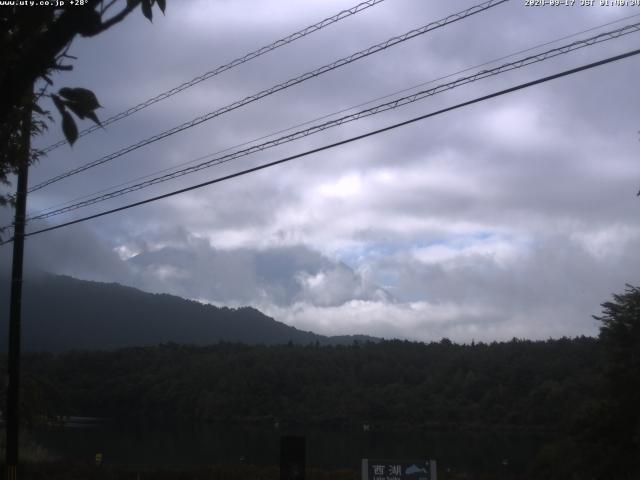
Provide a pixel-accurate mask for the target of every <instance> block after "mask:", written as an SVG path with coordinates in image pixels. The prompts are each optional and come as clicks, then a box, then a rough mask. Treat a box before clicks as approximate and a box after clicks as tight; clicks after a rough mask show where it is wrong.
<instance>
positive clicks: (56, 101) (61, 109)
mask: <svg viewBox="0 0 640 480" xmlns="http://www.w3.org/2000/svg"><path fill="white" fill-rule="evenodd" d="M51 100H53V104H54V105H55V106H56V108H57V109H58V111H59V112H60V115H64V113H65V107H64V102H63V101H62V99H61V98H60V97H59V96H57V95H56V94H55V93H53V94H52V95H51Z"/></svg>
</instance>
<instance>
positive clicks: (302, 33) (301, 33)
mask: <svg viewBox="0 0 640 480" xmlns="http://www.w3.org/2000/svg"><path fill="white" fill-rule="evenodd" d="M382 2H384V0H367V1H366V2H362V3H359V4H358V5H356V6H354V7H351V8H348V9H346V10H342V11H341V12H339V13H337V14H335V15H333V16H331V17H328V18H325V19H324V20H321V21H320V22H318V23H315V24H313V25H310V26H308V27H306V28H303V29H302V30H298V31H297V32H294V33H292V34H290V35H288V36H286V37H284V38H281V39H280V40H276V41H275V42H273V43H270V44H269V45H265V46H264V47H260V48H258V49H257V50H254V51H253V52H250V53H247V54H246V55H243V56H242V57H238V58H236V59H234V60H231V61H230V62H229V63H226V64H224V65H220V66H219V67H216V68H214V69H213V70H210V71H208V72H206V73H203V74H202V75H200V76H198V77H196V78H193V79H191V80H189V81H188V82H184V83H183V84H181V85H178V86H177V87H174V88H172V89H170V90H167V91H165V92H162V93H160V94H158V95H156V96H155V97H153V98H150V99H148V100H145V101H144V102H141V103H139V104H138V105H135V106H133V107H131V108H129V109H127V110H125V111H123V112H120V113H118V114H116V115H113V116H112V117H109V118H107V119H106V120H103V121H102V126H103V127H104V126H106V125H110V124H112V123H115V122H117V121H119V120H122V119H123V118H126V117H129V116H131V115H133V114H134V113H136V112H139V111H140V110H143V109H145V108H147V107H149V106H151V105H153V104H154V103H157V102H160V101H162V100H165V99H167V98H169V97H172V96H174V95H175V94H177V93H180V92H182V91H183V90H186V89H187V88H190V87H193V86H194V85H197V84H198V83H200V82H203V81H205V80H208V79H209V78H212V77H215V76H216V75H219V74H221V73H223V72H226V71H227V70H231V69H232V68H234V67H237V66H238V65H242V64H243V63H246V62H248V61H250V60H253V59H255V58H258V57H260V56H262V55H264V54H265V53H269V52H271V51H272V50H275V49H276V48H280V47H283V46H284V45H288V44H289V43H292V42H295V41H296V40H299V39H300V38H303V37H306V36H307V35H310V34H312V33H314V32H317V31H318V30H322V29H323V28H325V27H328V26H329V25H333V24H334V23H336V22H339V21H340V20H343V19H345V18H347V17H350V16H352V15H355V14H356V13H359V12H361V11H363V10H366V9H368V8H370V7H373V6H374V5H377V4H379V3H382ZM99 128H100V126H99V125H92V126H91V127H88V128H85V129H84V130H81V131H80V133H79V134H78V137H84V136H85V135H88V134H90V133H92V132H95V131H96V130H98V129H99ZM66 143H67V141H66V140H64V139H63V140H60V141H58V142H56V143H54V144H52V145H49V146H48V147H45V148H43V149H42V150H41V151H42V153H49V152H50V151H52V150H55V149H56V148H58V147H60V146H62V145H65V144H66Z"/></svg>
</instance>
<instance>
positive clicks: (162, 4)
mask: <svg viewBox="0 0 640 480" xmlns="http://www.w3.org/2000/svg"><path fill="white" fill-rule="evenodd" d="M156 2H157V3H158V6H159V7H160V10H162V14H163V15H164V9H165V8H167V1H166V0H156Z"/></svg>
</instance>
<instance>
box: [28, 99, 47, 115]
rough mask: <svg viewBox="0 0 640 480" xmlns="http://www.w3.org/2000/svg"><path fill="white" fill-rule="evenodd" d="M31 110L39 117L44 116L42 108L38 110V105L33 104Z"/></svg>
mask: <svg viewBox="0 0 640 480" xmlns="http://www.w3.org/2000/svg"><path fill="white" fill-rule="evenodd" d="M31 108H32V109H33V111H34V112H37V113H39V114H40V115H46V112H45V111H44V110H43V109H42V108H40V105H38V104H37V103H35V102H34V103H33V104H32V105H31Z"/></svg>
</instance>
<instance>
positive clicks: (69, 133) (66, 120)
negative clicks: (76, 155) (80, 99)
mask: <svg viewBox="0 0 640 480" xmlns="http://www.w3.org/2000/svg"><path fill="white" fill-rule="evenodd" d="M62 132H63V133H64V136H65V138H66V139H67V142H69V144H70V145H73V144H74V143H75V141H76V140H77V139H78V127H77V126H76V122H75V121H74V120H73V118H72V117H71V114H70V113H69V112H62Z"/></svg>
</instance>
